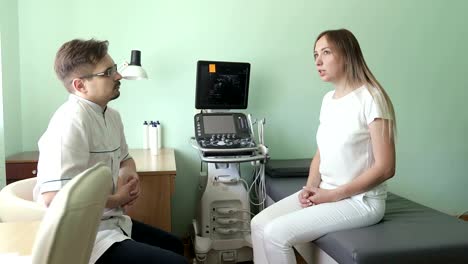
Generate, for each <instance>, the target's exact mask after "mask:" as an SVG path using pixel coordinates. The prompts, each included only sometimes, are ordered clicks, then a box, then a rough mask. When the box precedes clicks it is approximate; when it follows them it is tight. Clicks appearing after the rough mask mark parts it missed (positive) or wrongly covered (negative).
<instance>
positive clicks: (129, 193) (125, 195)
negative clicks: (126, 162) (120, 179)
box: [115, 178, 140, 206]
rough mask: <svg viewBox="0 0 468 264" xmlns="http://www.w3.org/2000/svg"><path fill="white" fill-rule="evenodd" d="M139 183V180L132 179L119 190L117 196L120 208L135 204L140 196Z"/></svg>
mask: <svg viewBox="0 0 468 264" xmlns="http://www.w3.org/2000/svg"><path fill="white" fill-rule="evenodd" d="M139 183H140V181H139V180H138V179H137V178H131V179H129V180H128V181H127V182H126V183H124V184H123V185H122V186H120V187H119V188H118V189H117V192H116V193H115V195H116V196H117V198H118V201H119V205H120V206H126V205H131V204H133V203H134V202H135V200H136V199H137V198H138V196H139V195H140V187H139Z"/></svg>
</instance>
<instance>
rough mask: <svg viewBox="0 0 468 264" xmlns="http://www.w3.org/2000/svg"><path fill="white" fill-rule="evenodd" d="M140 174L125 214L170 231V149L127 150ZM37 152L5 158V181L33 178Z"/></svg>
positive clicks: (173, 170) (173, 167) (172, 166)
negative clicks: (156, 152)
mask: <svg viewBox="0 0 468 264" xmlns="http://www.w3.org/2000/svg"><path fill="white" fill-rule="evenodd" d="M129 152H130V155H131V156H132V157H133V159H134V160H135V163H136V167H137V172H138V175H139V177H140V188H141V192H140V197H138V199H137V200H136V202H135V204H133V205H132V206H130V207H128V208H127V211H126V213H127V214H128V215H129V216H130V217H131V218H133V219H136V220H138V221H140V222H143V223H145V224H149V225H152V226H156V227H159V228H161V229H164V230H166V231H169V232H170V231H171V196H172V195H173V194H174V189H175V176H176V162H175V156H174V150H173V149H161V152H160V154H159V155H157V156H153V155H151V153H150V150H149V149H130V150H129ZM38 158H39V153H38V152H37V151H29V152H22V153H19V154H16V155H13V156H9V157H8V158H7V160H6V176H7V177H6V178H7V184H9V183H11V182H14V181H17V180H21V179H26V178H31V177H36V174H37V160H38Z"/></svg>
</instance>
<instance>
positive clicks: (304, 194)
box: [298, 186, 313, 208]
mask: <svg viewBox="0 0 468 264" xmlns="http://www.w3.org/2000/svg"><path fill="white" fill-rule="evenodd" d="M312 194H313V193H312V192H310V191H309V190H308V189H307V188H306V186H304V187H302V190H301V191H300V192H299V197H298V198H299V203H300V204H301V207H302V208H306V207H309V206H312V205H313V204H312V202H311V201H310V200H309V199H308V198H309V197H310V196H311V195H312Z"/></svg>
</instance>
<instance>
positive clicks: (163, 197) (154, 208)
mask: <svg viewBox="0 0 468 264" xmlns="http://www.w3.org/2000/svg"><path fill="white" fill-rule="evenodd" d="M174 178H175V175H144V176H140V189H141V192H140V197H138V199H137V201H136V202H135V204H133V205H132V206H130V207H128V208H127V210H126V213H127V214H128V215H129V216H130V217H131V218H132V219H135V220H137V221H140V222H143V223H145V224H148V225H152V226H155V227H158V228H161V229H163V230H166V231H168V232H170V231H171V194H172V189H173V185H172V184H173V180H174Z"/></svg>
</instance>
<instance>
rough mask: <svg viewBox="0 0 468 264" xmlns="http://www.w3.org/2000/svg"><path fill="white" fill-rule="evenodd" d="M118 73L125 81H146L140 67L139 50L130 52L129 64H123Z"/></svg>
mask: <svg viewBox="0 0 468 264" xmlns="http://www.w3.org/2000/svg"><path fill="white" fill-rule="evenodd" d="M119 73H120V75H122V78H124V79H126V80H142V79H148V75H147V74H146V71H145V70H144V69H143V67H141V52H140V51H139V50H132V57H131V59H130V64H128V62H125V63H124V64H123V65H122V67H121V68H120V70H119Z"/></svg>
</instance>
